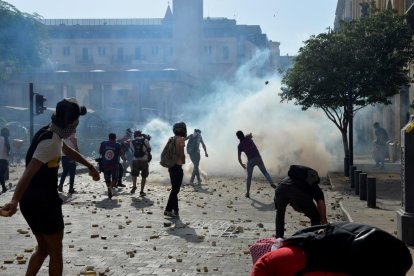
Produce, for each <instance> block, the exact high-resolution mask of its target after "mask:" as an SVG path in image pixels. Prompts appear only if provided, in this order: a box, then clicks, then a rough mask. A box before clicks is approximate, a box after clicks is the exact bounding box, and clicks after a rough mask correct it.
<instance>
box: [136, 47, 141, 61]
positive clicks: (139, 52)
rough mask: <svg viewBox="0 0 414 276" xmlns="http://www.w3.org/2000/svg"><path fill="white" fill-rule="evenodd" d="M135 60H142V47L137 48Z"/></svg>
mask: <svg viewBox="0 0 414 276" xmlns="http://www.w3.org/2000/svg"><path fill="white" fill-rule="evenodd" d="M135 59H137V60H141V59H142V57H141V48H140V47H136V48H135Z"/></svg>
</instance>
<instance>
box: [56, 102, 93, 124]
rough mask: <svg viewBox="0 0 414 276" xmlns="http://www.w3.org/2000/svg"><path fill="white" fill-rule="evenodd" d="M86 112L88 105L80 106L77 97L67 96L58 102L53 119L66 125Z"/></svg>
mask: <svg viewBox="0 0 414 276" xmlns="http://www.w3.org/2000/svg"><path fill="white" fill-rule="evenodd" d="M86 113H87V110H86V107H85V106H79V104H78V101H77V100H76V99H75V98H65V99H63V100H61V101H60V102H58V103H57V105H56V111H55V112H54V113H53V115H52V121H53V123H55V124H57V125H58V126H60V127H65V126H67V125H68V124H70V123H72V122H74V121H75V120H77V119H78V118H79V116H83V115H85V114H86Z"/></svg>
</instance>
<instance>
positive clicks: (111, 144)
mask: <svg viewBox="0 0 414 276" xmlns="http://www.w3.org/2000/svg"><path fill="white" fill-rule="evenodd" d="M99 154H100V155H101V158H102V169H103V173H104V179H105V183H106V187H107V189H108V198H109V199H111V198H112V195H113V192H112V189H113V188H115V187H116V185H117V183H118V177H119V165H118V164H119V160H120V157H121V155H122V149H121V144H120V143H118V142H117V141H116V134H115V133H109V135H108V141H103V142H102V143H101V145H100V147H99Z"/></svg>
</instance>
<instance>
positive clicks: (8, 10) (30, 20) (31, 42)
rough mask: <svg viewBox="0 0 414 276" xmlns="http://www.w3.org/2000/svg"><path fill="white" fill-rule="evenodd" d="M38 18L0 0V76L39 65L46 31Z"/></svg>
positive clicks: (0, 77)
mask: <svg viewBox="0 0 414 276" xmlns="http://www.w3.org/2000/svg"><path fill="white" fill-rule="evenodd" d="M39 19H40V16H39V15H37V14H33V15H30V14H27V13H22V12H20V11H19V10H18V9H16V8H15V7H14V6H12V5H10V4H9V3H7V2H4V1H1V0H0V79H7V78H8V77H9V76H10V74H12V73H15V72H19V71H22V70H27V69H31V68H35V67H38V66H39V65H41V63H42V61H43V58H44V56H45V49H44V46H43V40H44V38H45V37H46V31H45V29H44V28H43V25H42V24H41V23H40V22H39Z"/></svg>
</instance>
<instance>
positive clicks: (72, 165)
mask: <svg viewBox="0 0 414 276" xmlns="http://www.w3.org/2000/svg"><path fill="white" fill-rule="evenodd" d="M75 133H76V132H74V133H73V134H72V135H71V136H69V137H68V138H65V139H64V140H63V143H65V144H66V145H67V146H68V147H71V148H72V149H74V150H76V151H77V152H79V148H78V140H77V138H76V135H75ZM62 169H63V171H62V175H61V176H60V183H59V187H58V191H59V192H63V184H64V183H65V179H66V176H67V175H68V174H69V194H74V193H76V191H75V189H74V184H75V175H76V162H75V160H73V159H71V158H70V157H69V156H67V155H66V154H64V153H62Z"/></svg>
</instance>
